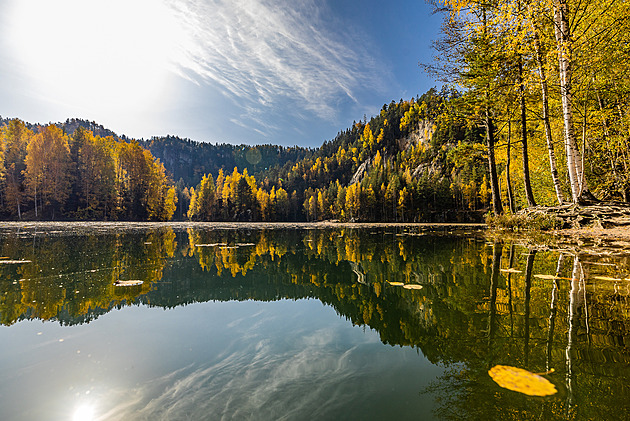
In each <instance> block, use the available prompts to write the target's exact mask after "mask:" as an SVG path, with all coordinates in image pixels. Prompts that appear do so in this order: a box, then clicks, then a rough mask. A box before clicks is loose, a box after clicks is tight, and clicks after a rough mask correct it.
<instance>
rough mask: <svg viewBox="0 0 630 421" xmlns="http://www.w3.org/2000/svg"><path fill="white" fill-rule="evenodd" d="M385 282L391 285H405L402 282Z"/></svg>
mask: <svg viewBox="0 0 630 421" xmlns="http://www.w3.org/2000/svg"><path fill="white" fill-rule="evenodd" d="M387 283H388V284H390V285H392V286H395V287H401V286H403V285H405V284H403V283H402V282H389V281H387Z"/></svg>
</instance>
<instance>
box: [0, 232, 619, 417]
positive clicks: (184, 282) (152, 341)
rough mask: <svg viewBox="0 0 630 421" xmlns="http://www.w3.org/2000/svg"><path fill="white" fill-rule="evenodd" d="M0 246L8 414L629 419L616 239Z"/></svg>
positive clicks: (350, 236)
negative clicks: (539, 376) (501, 377)
mask: <svg viewBox="0 0 630 421" xmlns="http://www.w3.org/2000/svg"><path fill="white" fill-rule="evenodd" d="M0 257H1V258H0V344H1V345H0V379H2V382H1V383H0V419H2V420H72V419H74V420H110V419H112V420H118V419H124V420H156V419H164V420H180V419H181V420H187V419H191V420H201V419H209V420H215V419H216V420H219V419H226V420H230V419H239V420H240V419H256V420H304V419H317V420H327V419H330V420H341V419H343V420H353V419H357V420H366V419H375V420H381V419H398V420H406V419H414V420H418V419H466V420H468V419H545V420H547V419H628V418H629V417H630V390H629V385H630V382H629V380H630V365H629V362H630V353H629V346H630V343H629V341H630V337H629V335H628V330H629V329H630V313H629V309H630V306H629V304H628V296H630V287H629V285H630V279H629V278H630V271H629V269H630V265H629V261H628V260H627V258H624V257H613V256H608V257H601V256H599V257H595V256H591V255H575V254H574V253H572V252H569V251H537V250H534V249H529V248H526V247H524V246H518V245H514V244H510V243H507V242H504V243H489V242H487V241H486V240H484V239H482V238H481V237H480V236H479V234H472V233H467V234H466V233H461V234H452V233H448V232H437V233H426V232H421V231H418V229H417V228H408V229H402V228H396V229H394V228H392V229H373V228H369V229H347V228H346V229H322V230H306V229H253V228H248V229H221V230H217V229H215V230H212V229H208V228H207V227H206V228H200V229H188V230H185V229H172V228H169V227H164V228H161V229H150V230H149V229H146V230H142V229H135V230H98V229H94V230H82V231H81V232H80V233H78V232H73V231H72V230H63V229H62V230H60V229H58V228H56V229H54V230H53V229H52V228H51V229H42V228H41V227H40V228H37V229H35V228H32V227H30V228H28V227H27V228H22V229H19V230H18V229H16V228H5V229H2V230H0ZM508 269H511V270H509V271H508ZM119 280H127V281H128V280H139V281H142V284H141V285H138V286H129V287H123V286H116V285H114V283H115V282H116V281H119ZM399 283H400V284H404V285H407V288H405V287H404V286H401V285H400V284H399ZM409 285H413V288H415V289H409ZM496 364H505V365H511V366H516V367H521V368H524V369H526V370H529V371H531V372H545V371H548V370H550V369H554V372H553V373H551V374H549V375H547V376H546V378H547V379H549V380H550V381H551V382H552V383H553V384H554V385H555V386H556V388H557V389H558V393H556V394H555V395H552V396H548V397H543V398H541V397H529V396H526V395H522V394H519V393H517V392H513V391H509V390H507V389H502V388H501V387H499V386H498V385H497V384H496V383H494V381H493V380H492V379H491V378H490V377H489V375H488V370H489V369H490V368H491V367H493V366H494V365H496Z"/></svg>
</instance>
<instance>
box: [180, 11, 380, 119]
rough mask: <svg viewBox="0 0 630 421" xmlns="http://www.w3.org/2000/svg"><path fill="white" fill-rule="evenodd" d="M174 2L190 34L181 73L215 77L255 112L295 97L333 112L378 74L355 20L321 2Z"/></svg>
mask: <svg viewBox="0 0 630 421" xmlns="http://www.w3.org/2000/svg"><path fill="white" fill-rule="evenodd" d="M170 4H171V7H172V8H173V10H174V11H175V13H176V14H177V15H178V16H179V18H180V20H181V21H182V23H183V26H184V28H186V30H187V31H188V33H189V34H188V35H189V42H188V43H187V45H186V46H184V47H183V48H184V50H185V51H184V55H185V58H184V59H180V60H181V62H180V63H179V64H180V65H181V66H182V68H183V70H182V72H181V74H182V75H187V74H188V75H191V74H192V79H193V80H198V79H199V78H201V79H203V80H206V81H212V82H214V84H215V85H216V86H218V87H219V88H220V89H221V90H222V91H223V93H224V94H225V95H226V96H227V97H229V98H232V99H234V100H235V101H236V102H238V103H239V104H240V105H243V106H244V107H245V108H248V107H249V109H250V111H251V110H252V109H258V110H259V109H261V108H267V107H272V106H274V105H278V102H279V99H282V101H283V102H286V100H287V99H289V100H294V101H295V103H296V105H297V106H298V108H299V109H301V110H307V111H309V112H312V113H315V114H317V115H319V116H320V117H324V118H330V117H332V116H334V111H335V106H336V104H337V103H338V102H339V101H343V100H346V99H350V100H352V101H356V98H355V93H354V92H355V90H357V89H358V88H360V87H361V86H362V85H363V86H365V85H366V84H370V85H374V83H373V82H374V80H372V79H376V78H377V75H376V73H377V71H376V70H375V69H376V67H377V66H376V63H375V62H374V61H373V60H371V59H370V57H369V55H368V54H367V51H366V49H365V48H364V47H362V45H361V42H360V41H359V37H358V36H356V35H354V34H351V33H349V31H348V28H347V23H344V24H341V23H339V22H336V21H334V19H333V17H332V16H330V15H329V13H327V11H326V10H325V9H323V6H321V2H317V1H315V0H297V1H295V0H292V1H267V0H214V1H204V0H170ZM344 25H345V27H344ZM339 27H342V28H343V29H344V30H345V32H344V33H343V34H340V33H339V32H338V28H339ZM250 114H251V113H250V112H248V113H247V117H250V118H251V117H252V116H251V115H250ZM253 117H256V116H255V115H254V116H253ZM257 120H260V119H259V118H258V119H257Z"/></svg>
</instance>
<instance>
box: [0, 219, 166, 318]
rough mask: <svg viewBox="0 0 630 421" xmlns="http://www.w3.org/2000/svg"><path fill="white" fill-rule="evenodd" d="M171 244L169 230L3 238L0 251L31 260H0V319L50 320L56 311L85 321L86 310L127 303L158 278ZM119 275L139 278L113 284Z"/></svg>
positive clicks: (17, 257)
mask: <svg viewBox="0 0 630 421" xmlns="http://www.w3.org/2000/svg"><path fill="white" fill-rule="evenodd" d="M175 248H176V243H175V234H174V232H173V231H172V230H171V229H167V230H159V231H152V232H149V233H147V234H142V235H129V234H117V235H85V236H77V237H75V236H72V237H68V236H52V235H47V234H46V233H39V234H33V235H32V236H31V235H29V236H27V237H25V236H13V237H10V238H7V239H6V241H5V242H4V244H3V246H2V251H1V253H2V254H3V255H5V256H12V257H15V258H16V259H17V260H29V261H30V263H25V264H21V265H0V287H1V288H2V291H3V295H2V298H0V300H1V301H0V312H1V313H0V314H1V316H2V323H3V324H5V325H9V324H13V323H15V322H16V321H17V320H19V319H21V318H38V319H42V320H51V319H55V318H59V315H60V314H64V315H67V317H70V318H71V319H72V320H75V319H76V320H79V321H84V320H89V317H86V316H87V314H88V313H89V312H90V311H94V310H96V309H109V308H112V307H113V306H115V305H119V304H121V303H124V302H127V303H131V302H133V301H134V299H135V298H136V297H137V296H138V295H139V294H144V293H147V292H148V291H149V290H150V289H151V286H152V284H153V283H154V282H155V281H158V280H159V279H161V278H162V272H163V269H164V265H165V264H166V259H167V258H170V257H173V254H174V251H175ZM118 279H124V280H128V279H138V280H142V281H143V282H144V283H143V285H142V286H139V287H131V288H121V287H115V286H114V282H115V281H116V280H118ZM60 321H61V320H60ZM62 322H63V321H62ZM68 322H71V321H68Z"/></svg>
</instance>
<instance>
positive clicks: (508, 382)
mask: <svg viewBox="0 0 630 421" xmlns="http://www.w3.org/2000/svg"><path fill="white" fill-rule="evenodd" d="M488 374H489V375H490V377H492V380H494V381H495V382H496V383H497V384H498V385H499V386H501V387H503V388H505V389H510V390H513V391H515V392H519V393H524V394H525V395H528V396H549V395H553V394H555V393H557V392H558V390H557V389H556V386H554V384H553V383H551V382H550V381H549V380H547V379H545V378H544V377H542V376H539V375H538V374H534V373H531V372H529V371H527V370H523V369H522V368H517V367H510V366H508V365H495V366H494V367H492V368H491V369H490V370H489V371H488Z"/></svg>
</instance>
